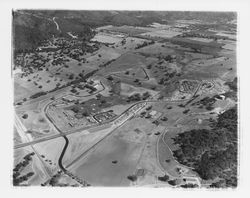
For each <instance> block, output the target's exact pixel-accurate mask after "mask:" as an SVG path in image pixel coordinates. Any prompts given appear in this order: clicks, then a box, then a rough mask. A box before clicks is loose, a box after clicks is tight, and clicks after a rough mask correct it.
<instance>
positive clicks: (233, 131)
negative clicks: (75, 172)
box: [173, 106, 238, 187]
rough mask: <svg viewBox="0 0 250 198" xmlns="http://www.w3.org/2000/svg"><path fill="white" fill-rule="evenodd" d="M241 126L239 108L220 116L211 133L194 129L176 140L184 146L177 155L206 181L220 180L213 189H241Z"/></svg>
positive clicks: (213, 124)
mask: <svg viewBox="0 0 250 198" xmlns="http://www.w3.org/2000/svg"><path fill="white" fill-rule="evenodd" d="M237 124H238V119H237V106H235V107H234V108H232V109H229V110H227V111H225V112H224V113H222V114H220V115H219V116H218V119H217V120H216V121H213V122H212V124H211V129H210V130H208V129H195V130H190V131H186V132H184V133H181V134H179V135H178V136H177V137H175V138H173V140H174V142H175V144H178V145H179V147H180V148H179V149H178V150H176V151H174V156H175V157H176V158H177V160H178V161H179V162H180V163H182V164H184V165H187V166H189V167H193V169H194V171H196V172H197V173H198V174H199V175H200V177H201V178H202V179H204V180H210V179H211V180H214V179H217V180H216V182H214V183H212V184H211V187H237V147H238V136H237Z"/></svg>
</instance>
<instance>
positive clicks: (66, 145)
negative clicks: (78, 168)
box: [58, 135, 69, 172]
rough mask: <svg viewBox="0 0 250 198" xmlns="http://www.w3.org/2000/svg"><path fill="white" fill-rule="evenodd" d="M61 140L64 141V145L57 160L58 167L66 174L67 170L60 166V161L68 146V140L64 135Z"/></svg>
mask: <svg viewBox="0 0 250 198" xmlns="http://www.w3.org/2000/svg"><path fill="white" fill-rule="evenodd" d="M63 138H64V139H65V145H64V147H63V150H62V153H61V155H60V157H59V159H58V165H59V167H60V169H62V171H63V172H66V171H67V170H66V169H65V168H64V166H63V164H62V159H63V156H64V154H65V152H66V150H67V148H68V145H69V139H68V138H67V137H66V136H65V135H64V136H63Z"/></svg>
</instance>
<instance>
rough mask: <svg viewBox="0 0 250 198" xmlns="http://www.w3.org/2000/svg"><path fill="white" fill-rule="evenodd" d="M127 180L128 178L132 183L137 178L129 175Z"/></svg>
mask: <svg viewBox="0 0 250 198" xmlns="http://www.w3.org/2000/svg"><path fill="white" fill-rule="evenodd" d="M127 178H128V179H129V180H130V181H132V182H134V181H136V180H137V176H136V175H129V176H128V177H127Z"/></svg>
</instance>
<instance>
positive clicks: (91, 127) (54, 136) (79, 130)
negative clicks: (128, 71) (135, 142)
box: [14, 100, 187, 149]
mask: <svg viewBox="0 0 250 198" xmlns="http://www.w3.org/2000/svg"><path fill="white" fill-rule="evenodd" d="M184 101H187V100H176V101H159V100H149V101H139V102H136V103H135V104H133V105H132V106H131V107H129V108H128V109H127V110H126V111H124V112H123V113H122V114H121V115H120V116H119V117H117V118H116V119H115V120H113V121H112V122H109V123H105V124H98V125H91V126H87V127H83V128H81V129H77V130H75V131H71V132H68V133H63V132H61V133H60V134H55V135H51V136H47V137H43V138H40V139H37V140H33V141H30V142H25V143H21V144H18V145H15V146H14V149H19V148H22V147H25V146H29V145H34V144H37V143H40V142H44V141H48V140H51V139H55V138H59V137H62V136H64V135H65V136H68V135H70V134H73V133H79V132H82V131H85V130H89V129H97V128H98V127H101V126H105V125H108V124H112V123H114V122H115V121H116V120H118V119H119V118H120V117H121V116H123V115H124V114H125V113H126V112H127V111H129V110H130V109H131V108H133V107H134V106H135V105H137V104H140V103H144V102H147V103H154V102H158V103H159V102H164V103H179V102H184ZM49 104H50V103H49ZM49 104H48V105H49ZM45 115H46V113H45ZM49 121H51V120H50V118H49ZM52 124H53V125H54V126H55V128H56V129H57V130H59V132H60V129H58V127H57V126H56V125H55V124H54V123H53V122H52Z"/></svg>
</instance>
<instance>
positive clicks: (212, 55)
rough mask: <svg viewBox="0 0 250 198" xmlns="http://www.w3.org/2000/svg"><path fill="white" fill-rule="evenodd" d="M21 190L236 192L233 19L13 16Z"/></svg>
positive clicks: (62, 13)
mask: <svg viewBox="0 0 250 198" xmlns="http://www.w3.org/2000/svg"><path fill="white" fill-rule="evenodd" d="M11 26H12V27H11V29H12V30H11V31H12V36H11V37H12V65H11V77H12V83H13V86H12V88H13V96H14V97H13V106H14V108H13V109H14V112H13V117H14V118H13V120H14V123H13V125H14V126H13V167H12V172H11V175H10V179H11V183H12V185H13V186H14V187H17V188H18V187H20V186H22V187H23V186H40V188H46V187H161V188H162V187H164V188H175V189H176V188H178V189H181V188H188V189H189V188H194V189H201V188H203V189H235V188H236V187H237V186H238V183H239V182H238V180H239V176H238V174H239V160H238V157H239V156H238V155H239V154H238V150H239V134H238V131H239V130H238V128H239V124H238V117H239V116H238V106H239V104H238V90H239V88H238V85H237V84H238V83H237V58H236V43H237V12H207V11H206V12H205V11H167V10H166V11H153V10H152V11H143V10H141V11H139V10H138V11H131V10H130V11H129V10H124V11H121V10H39V9H33V10H29V9H13V10H12V25H11Z"/></svg>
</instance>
